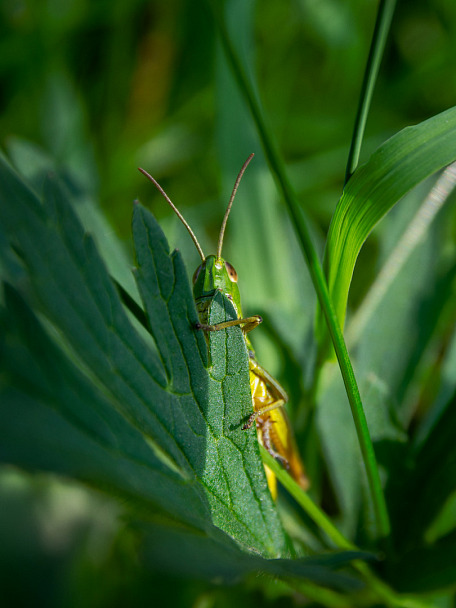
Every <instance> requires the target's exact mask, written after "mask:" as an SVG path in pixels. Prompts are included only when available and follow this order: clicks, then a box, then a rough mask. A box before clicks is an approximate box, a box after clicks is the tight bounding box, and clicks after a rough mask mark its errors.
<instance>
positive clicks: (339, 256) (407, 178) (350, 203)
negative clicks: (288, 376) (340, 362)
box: [317, 107, 456, 339]
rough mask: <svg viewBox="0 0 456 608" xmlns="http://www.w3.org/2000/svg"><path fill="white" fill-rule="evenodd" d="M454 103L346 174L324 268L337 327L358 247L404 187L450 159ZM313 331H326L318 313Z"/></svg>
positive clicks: (455, 134) (455, 129) (455, 154)
mask: <svg viewBox="0 0 456 608" xmlns="http://www.w3.org/2000/svg"><path fill="white" fill-rule="evenodd" d="M455 141H456V107H455V108H451V109H450V110H447V111H446V112H443V113H441V114H438V115H437V116H434V117H433V118H430V119H429V120H426V121H424V122H422V123H420V124H419V125H416V126H413V127H407V128H405V129H403V130H402V131H400V132H399V133H397V134H396V135H394V136H393V137H391V138H390V139H389V140H388V141H387V142H385V143H384V144H383V145H382V146H380V148H378V150H377V151H376V152H375V153H374V154H373V155H372V156H371V158H370V159H369V161H368V162H367V163H365V164H364V165H362V166H361V167H360V168H359V169H358V170H357V171H356V172H355V173H354V175H353V176H352V177H351V179H350V181H349V182H348V184H347V186H346V188H345V190H344V192H343V194H342V197H341V199H340V200H339V203H338V205H337V208H336V211H335V213H334V216H333V219H332V222H331V226H330V230H329V234H328V240H327V244H326V250H325V257H324V268H325V273H326V277H327V280H328V287H329V292H330V296H331V299H332V301H333V304H334V308H335V311H336V315H337V318H338V320H339V323H340V325H341V326H343V324H344V320H345V314H346V307H347V297H348V291H349V288H350V283H351V279H352V275H353V270H354V267H355V263H356V259H357V257H358V254H359V251H360V249H361V247H362V245H363V243H364V241H365V240H366V238H367V237H368V235H369V233H370V232H371V230H372V229H373V228H374V226H375V225H376V224H377V222H378V221H379V220H380V219H381V218H382V217H383V216H384V215H385V214H386V213H387V212H388V211H389V210H390V209H391V207H392V206H393V205H395V204H396V203H397V202H398V201H399V200H400V199H401V198H402V197H403V196H404V194H406V193H407V192H408V191H409V190H411V189H412V188H413V187H414V186H416V185H417V184H419V183H420V182H421V181H423V180H424V179H425V178H426V177H428V176H430V175H432V174H433V173H435V172H436V171H439V170H440V169H443V167H445V166H446V165H448V164H450V163H451V162H453V161H454V160H456V147H455ZM317 328H318V335H319V336H320V338H321V339H323V337H324V336H325V335H326V327H325V322H324V319H323V315H321V314H319V316H318V321H317Z"/></svg>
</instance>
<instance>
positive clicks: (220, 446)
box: [0, 164, 287, 556]
mask: <svg viewBox="0 0 456 608" xmlns="http://www.w3.org/2000/svg"><path fill="white" fill-rule="evenodd" d="M0 173H1V179H0V183H1V187H0V193H1V196H2V204H1V206H0V215H1V220H2V226H3V227H4V228H5V229H6V230H7V232H8V235H9V238H10V240H11V242H12V245H13V246H14V248H15V249H16V251H18V252H19V254H20V257H21V260H22V263H23V264H24V267H25V269H26V271H27V272H28V276H29V280H30V289H31V292H32V294H33V296H34V299H35V300H36V301H38V302H39V307H40V311H41V313H42V314H43V315H44V316H45V317H46V318H47V319H48V320H49V321H50V322H51V323H52V324H53V325H54V327H55V328H57V329H58V331H59V333H60V335H61V336H63V339H64V343H65V348H69V349H70V352H71V354H72V358H74V359H75V360H76V361H77V363H78V366H79V367H80V368H81V369H82V371H83V374H84V375H83V376H81V375H79V376H77V375H75V374H76V371H75V370H73V369H72V368H71V369H72V371H71V372H70V371H68V370H67V369H61V367H62V366H64V365H70V366H71V365H72V364H70V363H69V362H66V363H64V361H65V359H64V356H63V354H62V353H59V354H58V355H57V354H54V355H53V357H51V355H49V357H51V360H49V357H43V358H41V357H40V356H38V354H37V353H36V348H37V346H36V344H35V343H34V336H37V335H39V332H38V331H35V330H34V331H33V332H31V333H30V334H29V342H28V349H29V350H30V352H31V353H33V352H34V353H35V355H30V353H29V359H28V361H27V362H26V361H23V360H21V359H20V360H19V362H18V365H17V368H16V370H15V371H14V370H11V374H12V377H13V379H15V381H16V385H15V389H14V390H13V391H12V392H10V389H7V388H5V391H6V393H5V398H6V396H7V397H8V403H9V404H10V405H12V406H13V404H17V402H20V403H22V407H24V408H27V409H26V410H24V416H21V417H19V418H16V417H13V418H12V420H11V421H10V422H9V424H10V426H11V425H12V428H10V431H9V435H8V436H9V437H15V438H16V441H15V442H14V444H13V443H12V442H11V440H8V441H7V440H5V443H4V448H3V449H4V451H3V453H2V456H3V458H4V459H5V460H7V461H8V454H10V461H13V462H14V461H15V460H16V461H18V463H19V461H20V463H21V464H22V465H24V466H32V467H34V466H36V462H37V463H38V462H42V461H40V459H39V458H38V457H37V460H36V462H35V460H34V459H33V457H32V454H33V452H34V451H36V452H39V451H40V449H41V448H40V443H41V442H42V443H43V444H44V445H48V450H47V451H46V449H43V458H44V454H47V457H48V459H49V460H47V461H46V463H47V466H46V467H45V468H47V469H49V470H57V471H59V472H61V473H64V472H65V466H66V462H68V463H71V466H70V464H68V470H67V471H66V473H67V474H69V475H73V476H75V477H78V478H82V479H85V480H86V479H87V474H88V470H90V464H89V463H88V462H87V461H86V459H85V457H84V456H83V454H84V451H85V449H87V450H88V451H89V452H90V453H92V452H97V451H99V449H100V446H98V445H97V439H96V438H97V435H98V434H99V433H101V431H100V429H98V428H97V427H96V428H95V429H93V428H92V426H90V425H89V426H90V438H91V440H92V441H94V442H95V445H91V446H90V448H89V446H86V445H85V442H86V439H87V438H85V435H84V434H82V435H81V429H80V428H79V426H80V424H79V422H78V425H76V426H77V427H78V428H76V429H72V430H71V431H70V429H69V428H67V427H68V425H69V426H70V427H71V426H74V424H75V422H74V420H73V417H74V412H75V411H79V408H81V411H83V410H84V407H85V408H87V407H89V408H91V407H92V403H98V402H99V401H100V399H102V398H104V399H107V402H108V403H109V404H110V406H111V408H112V409H113V417H114V421H111V420H110V417H109V406H108V405H107V404H105V405H103V406H102V405H98V407H99V408H102V407H103V408H104V409H103V410H102V411H103V414H102V415H101V417H102V418H103V419H106V421H107V423H108V425H109V424H113V425H115V427H116V433H115V434H114V435H115V438H116V441H118V442H120V444H121V443H122V442H121V439H122V438H123V436H122V424H125V427H126V430H125V432H126V433H127V434H128V433H134V434H136V435H137V437H138V440H137V442H138V446H141V447H138V450H140V449H144V450H146V452H148V451H150V458H151V461H152V462H153V465H154V466H155V467H158V469H159V471H160V473H161V474H163V475H165V476H166V475H169V477H170V479H169V480H167V482H166V483H165V484H164V486H165V488H164V489H165V490H166V486H167V484H168V486H169V488H168V489H167V490H166V492H165V491H164V492H163V494H164V495H165V496H167V497H168V498H167V499H165V500H163V496H162V497H160V494H161V492H162V489H163V488H162V486H163V483H161V482H156V481H154V477H153V475H152V474H150V482H146V479H147V476H148V475H147V470H145V471H144V474H145V475H146V477H145V478H142V477H141V476H139V477H141V478H142V482H141V481H139V480H138V479H135V477H134V475H133V473H132V474H131V475H132V478H133V479H135V481H134V485H138V484H139V485H140V484H141V483H145V484H146V485H147V492H146V494H147V496H148V497H149V500H151V501H152V502H154V503H156V504H158V505H159V506H160V508H162V509H166V501H167V500H168V501H169V503H170V504H169V512H170V513H171V514H172V515H173V516H174V517H178V518H181V519H182V520H183V521H186V522H189V523H191V524H192V525H194V526H195V525H196V526H198V527H200V528H201V529H205V530H209V531H210V530H211V526H213V525H214V524H215V525H216V526H218V527H220V528H221V529H223V530H224V531H225V532H227V533H228V534H229V535H231V536H232V537H233V538H235V539H236V541H237V542H238V543H239V544H240V545H241V546H242V547H244V548H245V549H249V550H253V551H256V552H259V553H262V554H264V555H267V556H278V555H282V554H284V553H285V552H286V546H287V545H286V541H285V537H284V534H283V531H282V528H281V525H280V520H279V518H278V514H277V511H276V508H275V505H274V503H273V501H272V498H271V496H270V494H269V492H268V489H267V485H266V481H265V476H264V471H263V468H262V464H261V460H260V458H259V455H258V446H257V442H256V438H255V436H254V434H252V433H245V432H242V431H241V429H240V427H241V425H242V419H243V417H244V418H245V416H246V415H247V414H248V413H249V412H250V411H251V400H250V395H249V393H248V390H249V389H248V386H249V385H248V371H247V367H246V366H247V353H246V350H245V344H244V340H243V338H242V333H241V332H240V331H236V328H234V330H229V331H228V332H225V331H222V332H216V333H217V335H216V336H214V348H216V347H217V344H219V343H223V344H224V346H223V358H222V360H221V361H222V364H223V365H225V359H227V360H228V364H229V365H228V367H227V368H226V369H225V368H224V367H223V368H221V369H219V368H218V367H217V366H216V365H214V366H213V368H212V373H213V374H214V379H215V380H214V381H213V380H212V378H211V376H210V375H209V374H208V372H207V370H206V368H205V366H204V363H205V360H206V358H207V357H206V349H207V346H206V343H205V340H204V337H203V336H202V335H201V334H200V333H199V332H195V331H194V330H193V329H192V324H193V323H194V322H195V321H196V319H197V317H196V311H195V306H194V303H193V298H192V295H191V291H190V288H189V286H188V280H187V278H186V273H185V269H184V267H183V264H182V260H181V258H180V255H179V254H172V255H171V256H170V255H169V251H168V245H167V243H166V241H165V239H164V237H163V235H162V233H161V231H160V229H159V227H158V225H157V224H156V222H155V220H153V218H152V216H150V214H148V213H147V212H145V211H144V210H143V209H140V208H139V207H137V209H136V212H135V225H134V231H135V244H136V248H137V257H138V263H139V269H138V283H139V284H140V288H141V291H142V296H143V298H144V301H145V303H146V311H147V313H148V314H149V319H150V323H151V327H152V333H153V336H154V337H155V339H156V343H157V353H158V354H157V353H156V352H155V351H152V350H151V349H150V348H149V347H148V346H147V344H146V343H145V342H144V341H143V340H142V338H141V336H139V335H138V334H137V333H136V331H135V330H134V328H133V327H132V326H131V324H130V322H129V320H128V318H127V316H126V313H125V311H124V309H123V307H122V305H121V303H120V301H119V299H118V295H117V293H116V291H115V289H114V287H113V285H112V283H111V281H110V279H109V276H108V275H107V272H106V270H105V268H104V265H103V263H102V261H101V259H100V258H99V257H98V254H97V251H96V249H95V247H94V246H93V242H92V240H91V238H90V237H89V236H87V235H85V234H84V232H83V230H82V228H81V226H80V225H79V223H78V221H77V219H76V217H75V216H74V214H73V213H72V212H71V209H70V208H69V207H68V205H67V204H66V201H65V200H64V199H63V198H62V191H61V190H60V189H59V188H58V187H55V184H54V183H53V181H52V180H49V181H48V182H47V183H46V185H45V189H44V204H43V205H41V204H40V203H39V201H38V200H37V199H36V197H35V195H34V194H33V193H32V192H31V191H29V190H28V189H27V188H26V187H25V186H24V185H23V184H22V183H21V181H20V180H19V179H18V177H17V176H16V175H15V174H14V173H13V172H12V171H11V170H10V169H9V168H8V167H7V166H6V165H5V164H2V165H1V166H0ZM149 246H150V247H151V249H149ZM151 252H152V255H151ZM15 309H16V305H14V306H11V305H10V308H9V314H11V311H12V310H15ZM22 312H24V311H23V310H22ZM233 312H234V311H233V309H232V308H231V309H229V313H230V314H233ZM24 314H25V313H24ZM214 314H218V315H221V314H225V311H224V307H223V306H218V307H217V306H214ZM8 324H9V323H8V321H7V322H6V325H7V326H8ZM29 325H30V323H29V322H28V321H27V323H26V326H29ZM226 333H227V336H226V337H225V334H226ZM44 335H45V334H44V332H41V344H42V345H44V344H46V345H47V346H46V350H48V351H49V352H51V351H52V349H51V347H50V343H49V340H48V341H47V342H46V341H45V338H44V337H43V336H44ZM23 337H24V336H23ZM220 341H221V342H220ZM48 347H49V348H48ZM34 348H35V351H34V350H33V349H34ZM42 348H43V346H40V349H42ZM218 348H220V345H219V346H218ZM240 348H241V349H243V350H240ZM232 349H234V351H232ZM239 357H240V360H241V363H239V362H237V361H238V360H239ZM214 358H215V357H214ZM232 358H233V360H234V363H233V362H232V361H231V359H232ZM12 360H13V358H12ZM30 360H36V361H38V362H39V363H40V366H41V368H40V370H41V371H40V373H38V374H36V376H38V377H40V376H43V377H46V374H47V372H46V369H47V368H48V367H49V368H52V369H54V370H60V371H59V373H57V374H56V373H53V375H52V378H53V383H51V384H52V392H51V396H52V398H51V403H52V408H51V410H50V411H47V413H45V412H43V419H46V425H44V426H43V424H39V423H38V422H37V420H35V416H37V415H38V410H36V406H37V403H41V404H45V405H47V407H49V403H48V396H49V387H48V388H47V389H46V390H44V389H42V390H44V393H42V392H39V393H38V395H37V394H35V393H34V392H33V391H34V390H35V389H33V391H32V394H31V395H27V390H26V388H27V386H28V385H29V384H28V383H26V384H24V385H22V384H21V383H20V375H21V374H22V373H23V372H22V371H21V370H22V369H27V370H33V366H32V365H31V364H30ZM60 360H62V364H61V365H60V364H59V363H58V361H60ZM242 361H243V363H242ZM21 364H22V367H21ZM233 365H234V366H235V367H234V368H233ZM230 366H231V367H230ZM236 366H237V368H236ZM239 366H240V367H241V368H242V369H240V368H239ZM238 368H239V369H238ZM13 372H14V373H13ZM241 372H242V374H243V375H244V379H242V378H241ZM18 374H19V376H18ZM84 377H85V384H84ZM64 378H70V379H71V384H72V386H73V389H72V391H70V392H71V394H72V395H73V393H77V390H76V389H75V388H74V386H75V385H77V384H79V383H81V386H85V388H84V390H82V389H81V391H82V393H83V394H85V395H86V397H85V399H84V400H83V402H82V403H81V402H80V401H79V402H78V403H79V405H76V404H75V402H74V399H76V397H72V400H71V399H70V400H69V399H68V397H67V393H68V390H69V389H67V387H66V385H65V382H64V381H63V379H64ZM237 383H240V384H241V385H243V388H242V391H243V393H242V394H241V395H239V389H238V388H236V386H237ZM32 386H34V385H33V383H32ZM17 390H19V393H17ZM24 391H25V394H24ZM98 393H100V394H98ZM239 396H240V399H239V401H238V398H239ZM214 404H215V405H214ZM94 407H95V406H94ZM213 407H215V409H211V408H213ZM67 408H71V411H70V412H68V410H67ZM6 411H8V410H6ZM44 411H46V408H44ZM214 412H215V413H214ZM3 413H4V414H5V410H4V411H3ZM25 413H27V415H25ZM81 415H82V414H81ZM118 415H120V417H121V418H120V420H118V419H117V418H116V416H118ZM30 420H33V422H34V424H33V425H32V426H30V424H29V421H30ZM35 424H36V426H35ZM22 425H24V426H22ZM7 428H8V425H7V424H6V422H5V425H3V426H2V433H3V432H4V433H5V434H6V433H7V430H6V429H7ZM35 428H36V435H33V431H34V429H35ZM53 428H55V432H54V431H52V429H53ZM46 429H49V433H50V435H52V441H51V442H49V439H50V438H49V437H48V436H47V435H46ZM21 430H22V433H23V435H22V436H23V440H22V442H21V441H20V438H21ZM83 431H84V433H87V432H88V431H87V428H86V427H85V426H84V428H83ZM30 433H32V437H33V439H34V441H33V442H31V441H30V437H29V438H28V440H27V441H26V440H25V439H26V437H27V434H30ZM117 433H118V434H120V436H119V437H117ZM65 435H66V436H67V437H68V438H71V441H70V439H69V440H68V441H69V442H68V443H67V444H66V443H65ZM140 438H141V439H140ZM112 440H113V441H114V439H112ZM101 443H102V445H103V441H101ZM78 444H79V445H80V462H78V457H77V455H78V451H77V446H78ZM51 446H53V448H54V449H51ZM59 446H60V448H61V449H60V450H59ZM119 450H120V454H119V457H120V456H122V457H126V456H127V454H126V453H125V450H124V448H122V447H121V445H119ZM20 454H22V456H21V457H20ZM59 454H60V455H59ZM62 455H63V456H62ZM52 456H53V458H52ZM128 456H129V458H132V457H135V456H136V455H135V453H134V452H133V454H129V455H128ZM21 458H22V460H21ZM97 458H98V460H99V459H100V458H102V455H99V456H97V457H96V458H95V456H94V457H93V459H92V460H93V462H94V463H95V462H97ZM103 458H105V459H106V458H107V456H106V454H105V453H103ZM43 466H44V464H43ZM106 466H108V464H107V463H106ZM114 466H117V465H116V463H115V461H113V467H114ZM148 466H149V465H147V467H148ZM53 467H54V469H53ZM78 467H79V469H78ZM147 467H146V469H147ZM94 468H95V469H96V467H95V466H94ZM122 468H123V469H125V468H128V467H126V466H123V467H122ZM151 468H152V469H153V467H151ZM102 473H103V475H101V474H100V477H99V482H100V484H101V485H106V484H108V485H111V487H113V486H115V485H116V484H115V483H114V482H110V481H107V479H106V475H107V473H106V471H102ZM128 475H130V473H128ZM111 476H112V477H113V478H114V479H116V476H115V475H114V474H112V475H111ZM108 477H109V476H108ZM90 481H91V483H94V484H96V481H97V472H96V470H95V471H93V475H92V477H91V479H90ZM176 484H177V485H176ZM117 485H118V488H117V489H118V491H121V492H122V491H125V488H124V487H123V486H122V484H120V483H118V484H117ZM173 487H178V488H179V491H177V490H176V493H175V496H174V497H173V494H172V493H173V489H172V488H173ZM186 492H187V494H188V493H189V494H188V496H187V498H185V496H186V495H187V494H186ZM143 493H144V492H143V491H142V490H140V489H139V488H138V491H137V497H138V498H143V496H142V495H143ZM134 494H135V493H134V492H133V496H134ZM173 501H175V502H176V505H173V504H172V503H173ZM195 501H196V502H195ZM177 503H180V504H179V505H177ZM186 511H188V512H187V513H186ZM185 513H186V514H185Z"/></svg>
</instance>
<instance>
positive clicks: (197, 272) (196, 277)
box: [192, 264, 203, 285]
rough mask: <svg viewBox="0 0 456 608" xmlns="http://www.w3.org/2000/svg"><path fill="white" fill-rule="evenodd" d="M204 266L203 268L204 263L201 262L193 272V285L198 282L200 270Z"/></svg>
mask: <svg viewBox="0 0 456 608" xmlns="http://www.w3.org/2000/svg"><path fill="white" fill-rule="evenodd" d="M202 268H203V265H202V264H200V265H199V266H198V268H197V269H196V270H195V272H194V274H193V279H192V281H193V285H194V284H195V283H196V281H197V280H198V277H199V275H200V272H201V269H202Z"/></svg>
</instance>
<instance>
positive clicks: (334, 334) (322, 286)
mask: <svg viewBox="0 0 456 608" xmlns="http://www.w3.org/2000/svg"><path fill="white" fill-rule="evenodd" d="M208 2H209V5H210V7H211V9H212V12H213V15H214V18H215V21H216V24H217V26H218V29H219V33H220V37H221V40H222V43H223V46H224V49H225V52H226V55H227V58H228V62H229V64H230V65H231V68H232V71H233V74H234V77H235V79H236V81H237V83H238V85H239V88H240V90H241V92H242V93H243V95H244V98H245V100H246V102H247V105H248V107H249V108H250V111H251V113H252V117H253V119H254V121H255V123H256V126H257V129H258V132H259V135H260V138H261V141H262V144H263V149H264V152H265V155H266V158H267V161H268V163H269V166H270V169H271V171H272V173H273V175H274V177H275V179H276V182H277V184H278V187H279V189H280V190H281V192H282V194H283V197H284V199H285V202H286V203H287V206H288V209H289V212H290V215H291V218H292V221H293V223H294V226H295V229H296V231H297V233H298V236H299V241H300V244H301V247H302V250H303V253H304V257H305V259H306V261H307V265H308V268H309V272H310V275H311V278H312V282H313V284H314V287H315V291H316V293H317V296H318V299H319V302H320V306H321V308H322V310H323V313H324V315H325V318H326V323H327V325H328V330H329V333H330V335H331V339H332V341H333V344H334V350H335V353H336V356H337V359H338V361H339V366H340V369H341V373H342V377H343V381H344V384H345V389H346V391H347V395H348V400H349V402H350V408H351V411H352V415H353V419H354V422H355V427H356V432H357V435H358V441H359V444H360V447H361V453H362V457H363V461H364V465H365V468H366V473H367V478H368V483H369V488H370V492H371V495H372V502H373V505H374V510H375V516H376V522H377V530H378V535H379V537H380V538H386V537H388V536H389V534H390V522H389V516H388V511H387V508H386V502H385V497H384V494H383V489H382V486H381V482H380V475H379V471H378V466H377V461H376V459H375V453H374V448H373V445H372V440H371V438H370V434H369V429H368V427H367V422H366V416H365V414H364V410H363V406H362V403H361V397H360V394H359V390H358V386H357V383H356V379H355V375H354V372H353V368H352V365H351V362H350V358H349V356H348V352H347V348H346V345H345V342H344V339H343V335H342V331H341V329H340V326H339V323H338V320H337V317H336V313H335V311H334V307H333V305H332V302H331V299H330V296H329V292H328V286H327V283H326V279H325V277H324V273H323V269H322V266H321V264H320V260H319V258H318V255H317V252H316V250H315V247H314V245H313V243H312V239H311V237H310V232H309V229H308V227H307V224H306V222H305V220H304V214H303V211H302V209H301V208H300V205H299V203H298V201H297V198H296V195H295V193H294V191H293V188H292V186H291V183H290V181H289V179H288V176H287V174H286V170H285V165H284V163H283V161H282V158H281V156H280V154H279V153H278V151H277V147H276V145H275V142H274V140H273V137H272V135H271V133H270V131H269V129H268V128H267V127H266V123H265V121H264V118H263V113H262V111H261V108H260V104H259V102H258V100H257V97H256V95H255V92H254V90H253V87H252V84H251V82H250V80H249V79H248V77H247V75H246V73H245V70H244V68H243V66H242V64H241V62H240V60H239V57H238V55H237V53H236V51H235V49H234V47H233V45H232V44H231V40H230V38H229V35H228V32H227V28H226V25H225V21H224V18H223V13H222V8H221V6H220V4H219V3H218V1H217V0H208Z"/></svg>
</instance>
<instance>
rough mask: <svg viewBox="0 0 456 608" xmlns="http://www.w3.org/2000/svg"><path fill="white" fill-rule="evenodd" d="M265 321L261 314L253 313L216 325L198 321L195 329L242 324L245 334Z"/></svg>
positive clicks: (214, 328) (222, 327)
mask: <svg viewBox="0 0 456 608" xmlns="http://www.w3.org/2000/svg"><path fill="white" fill-rule="evenodd" d="M262 322H263V318H262V317H260V315H253V316H252V317H246V318H245V319H233V320H232V321H224V322H223V323H217V324H216V325H204V324H203V323H197V324H196V325H195V329H202V330H203V331H220V330H221V329H226V328H227V327H235V326H236V325H240V326H241V329H242V331H243V332H244V334H247V333H249V331H252V329H255V327H257V326H258V325H259V324H260V323H262Z"/></svg>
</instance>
